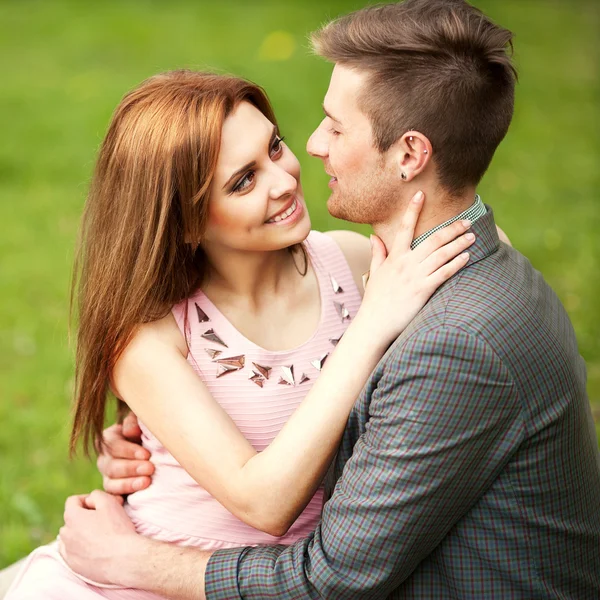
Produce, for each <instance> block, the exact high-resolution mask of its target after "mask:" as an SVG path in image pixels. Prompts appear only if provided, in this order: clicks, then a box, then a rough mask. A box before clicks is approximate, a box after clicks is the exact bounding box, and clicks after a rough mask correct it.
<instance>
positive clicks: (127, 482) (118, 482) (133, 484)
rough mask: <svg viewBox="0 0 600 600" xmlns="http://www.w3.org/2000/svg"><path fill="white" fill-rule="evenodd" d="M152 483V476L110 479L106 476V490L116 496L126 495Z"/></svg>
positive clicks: (104, 481) (104, 482)
mask: <svg viewBox="0 0 600 600" xmlns="http://www.w3.org/2000/svg"><path fill="white" fill-rule="evenodd" d="M151 483H152V479H150V477H136V478H135V479H131V478H126V479H108V478H107V477H105V478H104V480H103V483H102V485H103V486H104V490H105V491H106V492H108V493H109V494H114V495H115V496H126V495H128V494H133V493H134V492H139V491H140V490H144V489H146V488H147V487H148V486H149V485H150V484H151Z"/></svg>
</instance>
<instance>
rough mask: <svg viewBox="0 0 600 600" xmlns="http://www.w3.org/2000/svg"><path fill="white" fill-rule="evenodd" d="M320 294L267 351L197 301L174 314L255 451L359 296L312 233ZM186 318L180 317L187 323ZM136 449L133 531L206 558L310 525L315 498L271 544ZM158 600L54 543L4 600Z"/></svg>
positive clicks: (147, 439)
mask: <svg viewBox="0 0 600 600" xmlns="http://www.w3.org/2000/svg"><path fill="white" fill-rule="evenodd" d="M306 248H307V250H308V253H309V256H310V260H311V263H312V265H313V267H314V270H315V272H316V275H317V278H318V283H319V290H320V294H321V318H320V321H319V325H318V327H317V329H316V330H315V331H314V333H313V335H312V336H311V337H310V339H308V340H307V341H306V342H305V343H303V344H302V345H300V346H298V347H297V348H294V349H291V350H283V351H269V350H265V349H263V348H261V347H259V346H257V345H256V344H254V343H253V342H251V341H250V340H248V339H246V338H245V337H244V336H243V335H242V334H241V333H240V332H239V331H237V330H236V329H235V327H233V325H232V324H231V323H230V322H229V321H228V320H227V319H226V318H225V317H224V316H223V315H222V314H221V313H220V311H219V309H218V308H217V307H216V306H214V305H213V304H212V302H211V301H210V300H209V299H208V298H207V297H206V296H205V295H204V294H203V292H202V291H200V290H199V291H198V292H196V293H194V294H193V295H192V296H191V297H189V298H187V299H186V300H184V301H183V302H181V303H179V304H178V305H176V306H174V307H173V314H174V316H175V318H176V320H177V323H178V324H179V327H180V328H181V330H182V332H184V334H185V335H186V339H187V340H188V346H189V349H190V352H189V356H188V359H187V360H188V362H189V363H190V365H191V366H192V367H193V368H194V370H195V371H196V373H197V374H198V376H199V377H201V378H202V380H203V381H204V382H205V384H206V385H207V387H208V389H209V391H210V392H211V394H212V395H213V397H214V398H215V400H216V401H217V402H218V403H219V404H220V405H221V406H222V407H223V408H224V410H225V411H226V412H227V413H228V414H229V416H230V417H231V418H232V419H233V421H234V422H235V424H236V425H237V427H238V428H239V429H240V431H241V432H242V434H243V435H244V437H246V439H247V440H248V441H249V442H250V443H251V444H252V445H253V446H254V448H255V449H256V450H258V451H261V450H264V449H265V448H266V447H267V446H268V445H269V444H270V443H271V441H272V440H273V439H274V438H275V436H276V435H277V433H279V431H280V430H281V428H282V427H283V425H284V423H285V422H286V421H287V419H288V418H289V417H290V415H291V414H292V413H293V412H294V410H295V409H296V408H297V407H298V405H299V404H300V402H301V401H302V399H303V398H304V396H305V395H306V394H307V392H308V391H309V390H310V388H311V386H312V384H313V383H314V381H315V380H316V378H317V377H318V376H319V372H320V369H321V368H322V366H323V364H324V363H325V361H326V360H327V357H328V356H329V354H330V353H331V352H332V351H333V350H334V347H335V345H336V344H337V341H338V340H339V338H340V337H341V336H342V334H343V333H344V331H345V330H346V328H347V326H348V324H349V323H350V321H351V319H352V317H353V316H354V315H355V314H356V312H357V310H358V307H359V305H360V294H359V291H358V289H357V288H356V285H355V283H354V279H353V277H352V273H351V272H350V268H349V267H348V264H347V262H346V260H345V258H344V255H343V254H342V252H341V251H340V249H339V247H338V246H337V244H336V243H335V242H334V241H333V240H332V239H331V238H330V237H329V236H327V235H324V234H322V233H319V232H315V231H313V232H311V233H310V235H309V236H308V239H307V242H306ZM186 314H187V319H186V318H185V315H186ZM141 428H142V431H143V444H144V447H146V448H148V450H150V452H151V453H152V462H153V463H154V465H155V467H156V471H155V474H154V477H153V481H152V485H151V486H150V487H149V488H148V489H146V490H142V491H140V492H136V493H135V494H132V495H130V496H129V497H128V502H127V505H126V511H127V513H128V515H129V517H130V518H131V520H132V521H133V523H134V524H135V526H136V529H137V531H138V532H139V533H141V534H143V535H145V536H148V537H151V538H154V539H157V540H161V541H167V542H171V543H175V544H179V545H181V546H194V547H197V548H201V549H204V550H216V549H219V548H231V547H235V546H251V545H257V544H291V543H293V542H295V541H296V540H298V539H300V538H302V537H305V536H306V535H307V534H309V533H310V532H311V531H312V530H313V529H314V527H315V525H316V524H317V522H318V520H319V517H320V514H321V508H322V504H323V490H322V488H320V489H319V490H317V492H316V493H315V495H314V496H313V498H312V499H311V501H310V502H309V504H308V505H307V507H306V508H305V509H304V511H303V512H302V514H301V515H300V516H299V517H298V519H297V520H296V522H295V523H294V524H293V525H292V527H291V528H290V530H289V531H288V533H287V534H286V535H284V536H282V537H273V536H271V535H268V534H266V533H264V532H262V531H259V530H257V529H254V528H253V527H251V526H250V525H247V524H245V523H244V522H242V521H240V520H239V519H237V518H236V517H235V516H233V515H232V514H231V513H230V512H228V511H227V510H226V509H225V508H224V507H223V506H222V505H221V504H220V503H219V502H218V501H217V500H215V499H214V498H213V497H212V496H210V494H208V492H206V490H204V489H203V488H202V487H201V486H200V485H198V484H197V483H196V482H195V481H194V480H193V479H192V478H191V477H190V476H189V475H188V474H187V472H186V471H185V470H184V469H183V467H181V466H180V465H179V464H178V463H177V461H176V460H175V459H174V458H173V456H171V454H170V453H169V452H168V450H167V449H166V448H165V447H164V446H162V445H161V443H160V442H159V441H158V440H157V439H156V438H155V437H154V436H153V435H152V433H151V432H150V431H149V430H148V428H147V427H145V426H144V425H143V424H141ZM41 598H44V599H45V600H49V599H51V600H54V599H56V600H88V599H89V600H92V599H94V598H109V599H111V600H159V598H160V597H159V596H157V595H155V594H152V593H149V592H144V591H140V590H134V589H126V588H121V587H117V586H103V585H96V584H94V583H93V582H89V581H85V580H84V579H82V578H80V577H79V576H77V575H76V574H74V573H73V572H72V571H71V570H70V569H69V568H68V567H67V566H66V564H65V563H64V562H63V560H62V558H61V557H60V555H59V553H58V550H57V547H56V544H51V545H49V546H44V547H42V548H38V549H37V550H35V551H34V552H33V553H32V554H31V555H30V556H29V558H28V559H27V561H26V563H25V565H24V567H23V569H22V570H21V572H20V574H19V575H18V576H17V578H16V580H15V582H14V583H13V585H12V587H11V588H10V590H9V592H8V594H7V596H6V598H5V600H33V599H36V600H38V599H41Z"/></svg>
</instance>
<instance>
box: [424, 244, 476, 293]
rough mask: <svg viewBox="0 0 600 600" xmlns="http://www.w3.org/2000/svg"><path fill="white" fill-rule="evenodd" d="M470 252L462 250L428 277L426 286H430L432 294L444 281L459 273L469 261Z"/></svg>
mask: <svg viewBox="0 0 600 600" xmlns="http://www.w3.org/2000/svg"><path fill="white" fill-rule="evenodd" d="M469 256H470V255H469V253H468V252H462V253H461V254H459V255H458V256H457V257H456V258H454V259H452V260H451V261H450V262H448V263H446V264H445V265H444V266H443V267H440V268H439V269H437V271H434V272H433V273H432V274H431V275H430V276H429V277H428V278H427V284H426V287H427V288H429V289H428V292H430V293H429V295H431V294H432V293H433V292H434V291H435V290H437V288H438V287H440V285H442V283H444V282H445V281H448V279H450V277H452V276H453V275H455V274H456V273H458V271H460V270H461V269H462V268H463V267H464V266H465V265H466V264H467V263H468V261H469Z"/></svg>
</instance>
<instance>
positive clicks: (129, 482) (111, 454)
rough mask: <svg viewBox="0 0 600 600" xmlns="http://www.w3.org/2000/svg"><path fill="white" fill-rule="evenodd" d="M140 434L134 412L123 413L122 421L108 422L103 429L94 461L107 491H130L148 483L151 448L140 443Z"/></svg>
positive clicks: (126, 492)
mask: <svg viewBox="0 0 600 600" xmlns="http://www.w3.org/2000/svg"><path fill="white" fill-rule="evenodd" d="M141 435H142V431H141V429H140V426H139V424H138V420H137V417H136V416H135V415H134V414H133V413H129V414H128V415H127V417H125V419H124V421H123V424H122V425H111V426H110V427H108V428H107V429H105V430H104V436H103V437H104V448H103V449H102V454H100V456H98V461H97V463H96V464H97V465H98V470H99V471H100V473H101V474H102V484H103V486H104V489H105V490H106V491H107V492H108V493H109V494H114V495H117V496H120V495H125V494H132V493H133V492H137V491H139V490H143V489H144V488H147V487H148V486H149V485H150V483H151V481H152V479H151V476H152V474H153V473H154V465H153V464H152V463H151V462H150V452H148V450H146V449H145V448H142V446H141Z"/></svg>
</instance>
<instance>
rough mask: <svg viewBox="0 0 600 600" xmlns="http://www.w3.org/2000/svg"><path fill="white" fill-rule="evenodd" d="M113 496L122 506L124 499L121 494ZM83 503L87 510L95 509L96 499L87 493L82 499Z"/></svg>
mask: <svg viewBox="0 0 600 600" xmlns="http://www.w3.org/2000/svg"><path fill="white" fill-rule="evenodd" d="M113 498H114V499H115V500H116V501H117V502H118V503H119V504H120V505H121V506H123V505H124V504H125V500H124V499H123V496H113ZM84 504H85V507H86V508H87V509H89V510H96V508H97V507H96V499H95V497H94V496H92V494H90V495H88V496H86V497H85V500H84Z"/></svg>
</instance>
